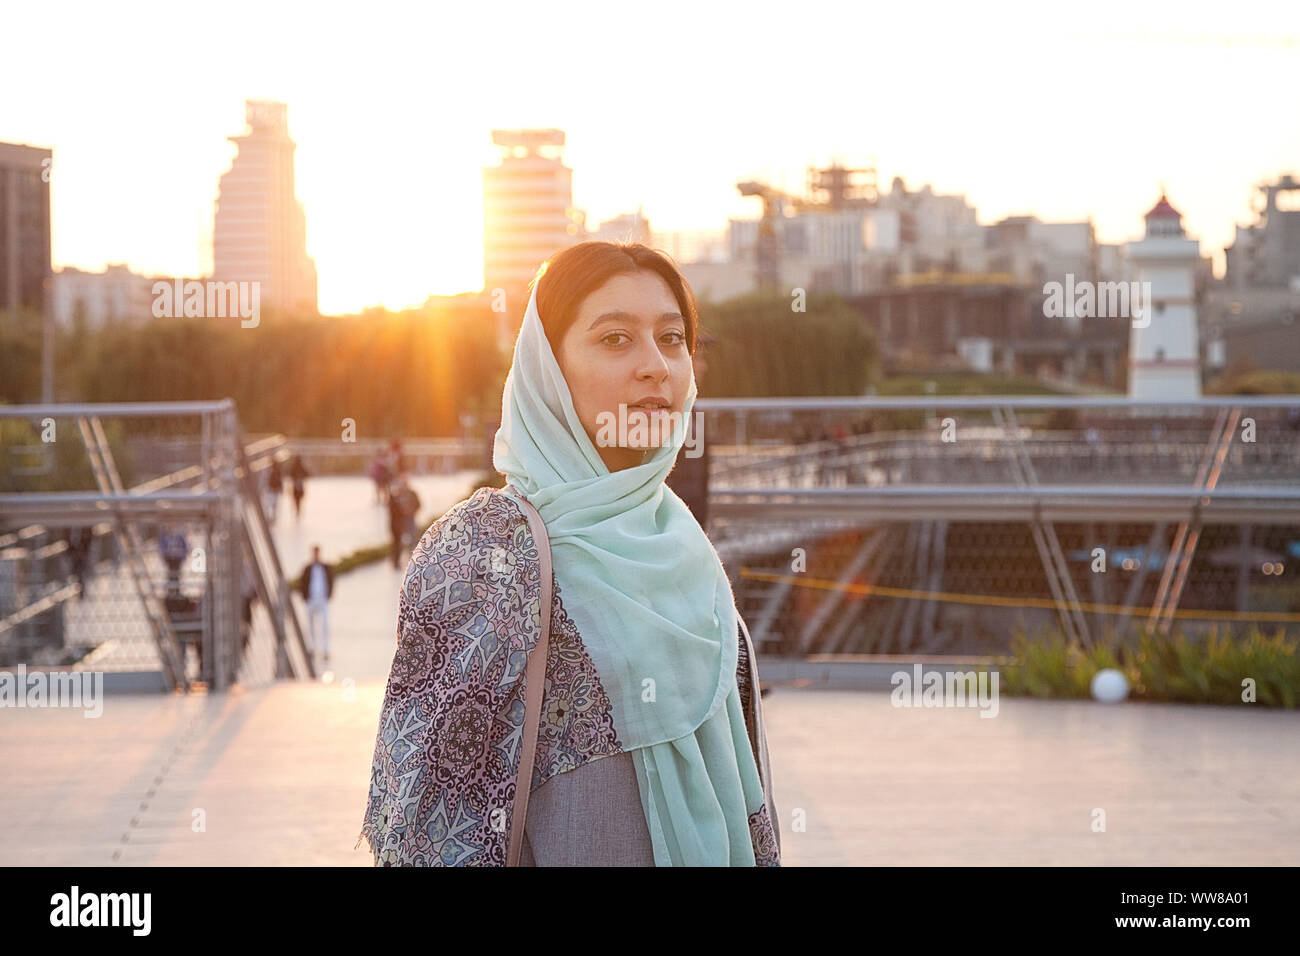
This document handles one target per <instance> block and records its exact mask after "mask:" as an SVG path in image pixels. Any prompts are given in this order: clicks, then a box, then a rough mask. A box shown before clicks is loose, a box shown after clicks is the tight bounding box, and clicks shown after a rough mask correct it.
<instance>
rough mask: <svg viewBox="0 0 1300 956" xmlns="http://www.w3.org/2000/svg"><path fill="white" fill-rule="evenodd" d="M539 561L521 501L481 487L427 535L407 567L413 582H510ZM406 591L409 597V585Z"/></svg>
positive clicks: (496, 489) (445, 514)
mask: <svg viewBox="0 0 1300 956" xmlns="http://www.w3.org/2000/svg"><path fill="white" fill-rule="evenodd" d="M536 557H537V551H536V547H535V546H534V545H533V541H532V533H531V531H530V529H529V526H528V519H527V517H526V516H525V515H524V512H523V510H522V508H521V507H520V505H519V502H517V501H516V500H515V499H514V498H512V497H511V496H510V495H508V494H506V493H505V492H503V491H501V490H500V489H498V488H479V489H478V490H477V491H475V492H474V493H473V494H472V495H470V496H469V497H468V498H466V499H465V500H463V501H458V502H457V503H456V504H454V505H452V506H451V507H450V508H448V509H447V510H446V511H445V512H444V513H443V514H442V516H441V517H439V518H438V519H437V520H436V521H435V522H434V523H433V524H432V525H430V526H429V529H428V530H427V531H425V533H424V534H423V535H422V536H421V538H420V541H419V542H418V543H417V544H416V546H415V549H414V551H413V552H412V554H411V562H410V564H409V565H408V567H407V584H408V585H410V584H411V583H412V582H413V579H417V578H419V579H428V578H430V577H436V578H438V579H443V578H453V579H455V580H458V581H487V582H489V583H497V584H503V585H504V584H509V583H511V582H513V581H514V580H515V569H517V568H522V567H524V566H525V565H527V564H528V563H529V562H530V561H535V560H536ZM507 572H509V573H507ZM404 590H406V591H407V592H408V593H409V587H408V588H406V589H404Z"/></svg>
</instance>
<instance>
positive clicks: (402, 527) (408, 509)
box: [388, 473, 420, 568]
mask: <svg viewBox="0 0 1300 956" xmlns="http://www.w3.org/2000/svg"><path fill="white" fill-rule="evenodd" d="M419 510H420V496H419V495H418V494H416V493H415V489H414V488H412V487H411V484H410V481H409V480H408V478H407V476H406V474H405V473H403V474H400V475H399V476H398V478H397V481H395V482H393V486H392V488H390V489H389V492H388V530H389V533H390V534H391V535H392V538H393V545H392V559H393V567H394V568H400V567H401V564H400V559H401V555H402V549H403V547H404V546H406V547H409V548H413V547H415V514H416V512H417V511H419ZM408 541H409V542H410V543H409V545H407V544H406V542H408Z"/></svg>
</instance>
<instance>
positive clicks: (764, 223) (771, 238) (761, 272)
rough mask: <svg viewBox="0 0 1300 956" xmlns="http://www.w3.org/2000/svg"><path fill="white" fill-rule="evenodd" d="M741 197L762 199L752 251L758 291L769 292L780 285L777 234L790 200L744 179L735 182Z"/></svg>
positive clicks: (758, 183)
mask: <svg viewBox="0 0 1300 956" xmlns="http://www.w3.org/2000/svg"><path fill="white" fill-rule="evenodd" d="M736 188H737V189H738V190H740V194H741V195H742V196H758V197H760V198H761V199H762V200H763V218H762V219H760V220H759V221H758V245H757V247H756V248H755V250H754V258H755V260H756V263H757V270H756V277H757V280H758V288H759V289H760V290H762V291H771V290H773V289H776V288H777V287H779V286H780V284H781V237H780V235H779V234H778V233H777V229H778V228H779V223H780V221H781V219H783V218H784V217H785V204H786V201H787V200H788V199H789V198H790V197H788V196H787V195H786V194H785V193H783V192H781V190H779V189H776V188H774V187H772V186H769V185H767V184H766V183H760V182H755V181H754V180H745V181H744V182H740V183H736Z"/></svg>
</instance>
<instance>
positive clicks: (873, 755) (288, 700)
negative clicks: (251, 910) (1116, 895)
mask: <svg viewBox="0 0 1300 956" xmlns="http://www.w3.org/2000/svg"><path fill="white" fill-rule="evenodd" d="M425 481H432V482H442V484H438V485H432V484H430V485H428V486H427V487H421V488H420V489H419V490H420V494H421V497H422V498H424V499H425V505H426V508H428V509H430V510H431V509H433V508H443V509H445V508H446V507H447V506H449V505H450V504H452V503H453V502H455V501H457V500H459V499H460V498H463V497H464V496H465V494H466V490H467V485H468V479H462V480H456V479H454V478H448V479H442V478H435V479H425ZM348 482H353V485H352V487H349V486H348V484H347V483H348ZM358 482H359V480H355V479H317V480H316V481H314V482H313V484H312V486H310V487H309V490H308V496H307V499H306V500H305V505H306V508H305V510H304V514H303V518H302V521H301V523H300V524H299V525H298V526H297V529H296V530H295V527H294V525H293V518H292V504H291V502H290V503H289V509H288V512H286V510H285V509H284V508H283V507H282V509H281V513H280V521H279V526H278V528H277V534H278V535H280V536H282V537H281V542H282V545H283V547H284V548H285V552H286V562H285V563H286V566H287V568H288V569H289V571H290V573H291V574H296V573H297V571H298V570H299V569H300V566H301V563H305V561H306V558H307V550H306V548H307V547H308V546H309V544H310V541H312V540H320V541H321V543H322V547H323V549H324V550H325V553H326V557H327V558H331V559H333V558H337V557H338V556H339V555H340V554H341V553H343V552H344V551H350V550H352V548H354V547H357V546H359V545H362V544H368V543H372V538H373V536H374V534H375V532H376V530H378V532H379V534H380V536H381V537H382V533H383V529H382V526H381V524H380V523H381V522H382V513H381V511H380V509H379V508H378V506H373V508H372V507H371V506H370V505H367V504H364V503H360V502H361V501H363V499H360V498H358V497H357V495H356V492H357V483H358ZM286 500H287V499H286ZM370 500H371V501H373V498H372V499H370ZM372 511H373V514H372ZM372 519H373V526H371V525H367V524H366V522H367V521H371V520H372ZM294 549H298V550H296V551H295V550H294ZM400 574H401V572H398V571H394V570H393V569H392V568H391V566H389V565H386V564H378V565H372V566H369V567H366V568H362V569H359V570H357V571H354V572H352V573H350V574H347V575H343V576H341V577H340V578H339V579H338V583H337V585H336V588H335V597H334V602H333V604H334V620H333V625H334V636H333V655H332V660H331V671H330V672H329V673H327V674H324V675H323V676H322V680H321V681H319V682H316V683H298V682H287V681H286V682H279V683H275V684H272V685H270V686H267V687H260V688H256V689H248V690H241V689H236V690H235V691H233V692H231V693H229V694H224V695H211V696H205V695H201V694H198V695H191V696H189V697H180V696H168V695H162V694H145V695H126V694H119V695H111V696H109V697H108V698H107V699H106V701H105V704H104V711H103V715H102V716H101V717H100V718H98V719H89V720H88V719H86V718H85V717H83V716H82V713H81V711H78V710H60V709H17V710H15V709H9V708H5V709H3V710H0V765H2V766H4V768H5V783H4V786H3V787H0V865H3V864H18V863H35V864H75V865H92V866H93V865H106V866H111V865H118V864H127V865H151V864H195V865H226V864H252V865H281V864H284V865H289V864H321V865H356V866H368V865H370V864H371V859H370V856H369V854H368V853H367V851H366V848H365V845H364V844H363V845H362V847H361V848H359V849H355V850H354V849H353V845H354V843H355V841H356V837H357V833H358V831H359V829H360V824H361V817H362V813H363V811H364V808H365V802H366V788H367V786H368V781H369V769H370V759H371V755H372V751H373V747H374V739H375V732H376V729H377V725H378V719H379V709H380V705H381V703H382V700H383V693H384V684H385V680H386V677H387V674H388V668H389V665H390V662H391V659H392V654H393V649H394V640H395V632H396V614H397V588H398V586H399V583H400ZM764 708H765V711H766V716H767V731H768V736H769V749H770V752H771V757H772V772H773V780H774V786H775V801H776V804H777V809H778V814H779V818H780V826H781V833H782V844H783V850H784V858H785V862H786V864H787V865H886V866H889V865H930V864H991V865H1037V864H1048V865H1061V864H1087V865H1162V864H1167V865H1177V866H1208V865H1293V866H1294V865H1297V864H1300V714H1297V713H1296V712H1294V711H1292V712H1285V711H1276V710H1265V709H1262V708H1255V707H1248V706H1246V705H1243V706H1242V707H1240V708H1224V707H1190V706H1179V705H1155V704H1123V705H1117V706H1104V705H1099V704H1094V703H1091V702H1083V701H1071V702H1053V701H1035V700H1016V699H1011V698H1007V697H1003V698H1002V699H1001V701H1000V708H999V711H998V716H997V717H996V718H994V719H987V718H981V717H980V716H979V711H978V710H976V709H950V710H944V709H938V708H936V709H924V708H919V709H908V708H901V709H900V708H894V707H892V706H891V705H890V697H889V694H888V693H884V692H878V691H866V690H827V689H814V688H810V687H800V686H792V685H788V684H787V685H781V686H775V685H774V686H773V689H772V692H771V693H770V694H769V695H768V696H767V697H766V698H765V699H764ZM1097 809H1100V810H1104V811H1105V824H1106V830H1105V832H1103V833H1098V832H1093V820H1094V817H1095V811H1096V810H1097Z"/></svg>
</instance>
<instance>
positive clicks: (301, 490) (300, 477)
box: [289, 455, 311, 518]
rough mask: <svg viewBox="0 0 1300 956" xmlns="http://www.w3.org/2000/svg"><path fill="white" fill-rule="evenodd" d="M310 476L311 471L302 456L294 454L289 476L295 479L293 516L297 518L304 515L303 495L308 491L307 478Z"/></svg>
mask: <svg viewBox="0 0 1300 956" xmlns="http://www.w3.org/2000/svg"><path fill="white" fill-rule="evenodd" d="M310 476H311V472H310V471H308V470H307V466H306V465H304V464H303V463H302V456H301V455H294V456H293V463H292V464H290V465H289V478H290V479H292V481H293V516H294V517H295V518H297V517H299V516H301V515H302V496H303V495H305V494H306V493H307V486H306V480H307V478H308V477H310Z"/></svg>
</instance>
